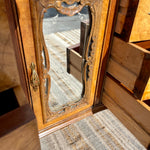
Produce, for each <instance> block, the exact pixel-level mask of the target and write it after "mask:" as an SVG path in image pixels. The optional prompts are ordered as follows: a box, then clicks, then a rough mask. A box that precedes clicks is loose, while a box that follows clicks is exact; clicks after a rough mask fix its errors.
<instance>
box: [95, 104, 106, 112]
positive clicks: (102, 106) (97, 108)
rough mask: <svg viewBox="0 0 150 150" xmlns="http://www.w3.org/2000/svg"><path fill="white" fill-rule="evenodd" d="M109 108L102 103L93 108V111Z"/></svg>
mask: <svg viewBox="0 0 150 150" xmlns="http://www.w3.org/2000/svg"><path fill="white" fill-rule="evenodd" d="M105 109H107V108H106V107H105V106H104V105H103V104H100V105H96V106H94V107H93V108H92V112H93V113H94V114H95V113H97V112H99V111H102V110H105Z"/></svg>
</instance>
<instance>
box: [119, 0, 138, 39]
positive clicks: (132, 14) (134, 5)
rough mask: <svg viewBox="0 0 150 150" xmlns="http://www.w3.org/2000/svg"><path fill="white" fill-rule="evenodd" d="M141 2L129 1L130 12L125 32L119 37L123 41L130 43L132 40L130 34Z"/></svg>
mask: <svg viewBox="0 0 150 150" xmlns="http://www.w3.org/2000/svg"><path fill="white" fill-rule="evenodd" d="M138 3H139V0H129V6H128V11H127V15H126V19H125V23H124V27H123V30H122V32H121V34H120V35H118V36H119V37H120V38H121V39H122V40H124V41H126V42H128V41H129V39H130V34H131V30H132V26H133V22H134V18H135V15H136V10H137V7H138Z"/></svg>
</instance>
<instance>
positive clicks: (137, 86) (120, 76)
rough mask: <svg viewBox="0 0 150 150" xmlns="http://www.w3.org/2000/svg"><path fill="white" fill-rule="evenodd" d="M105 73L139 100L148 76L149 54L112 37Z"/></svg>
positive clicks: (149, 69)
mask: <svg viewBox="0 0 150 150" xmlns="http://www.w3.org/2000/svg"><path fill="white" fill-rule="evenodd" d="M107 72H108V73H109V74H111V75H112V76H113V77H114V78H115V79H117V80H118V81H119V82H121V84H122V85H123V86H125V87H126V88H127V89H128V90H131V91H132V92H133V93H134V95H135V96H137V97H138V98H139V99H141V98H142V95H143V92H144V89H145V87H146V85H147V82H148V79H149V76H150V52H149V51H148V50H146V49H143V48H141V47H139V46H137V45H135V44H132V43H127V42H124V41H123V40H121V39H119V38H117V37H115V36H114V39H113V44H112V49H111V56H110V60H109V63H108V68H107Z"/></svg>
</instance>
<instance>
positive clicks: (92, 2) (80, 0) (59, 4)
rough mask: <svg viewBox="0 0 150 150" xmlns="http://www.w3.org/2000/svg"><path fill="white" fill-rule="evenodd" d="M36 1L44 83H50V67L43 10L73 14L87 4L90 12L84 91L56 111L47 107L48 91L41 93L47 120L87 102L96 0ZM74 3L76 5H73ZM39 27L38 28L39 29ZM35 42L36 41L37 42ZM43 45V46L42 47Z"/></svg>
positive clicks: (91, 63)
mask: <svg viewBox="0 0 150 150" xmlns="http://www.w3.org/2000/svg"><path fill="white" fill-rule="evenodd" d="M36 1H37V2H36V3H37V5H38V4H39V5H38V6H37V7H38V9H39V10H38V12H37V13H38V15H37V16H39V18H38V21H37V22H39V26H38V27H37V30H36V32H37V35H38V36H39V37H38V38H37V41H38V42H39V43H40V44H39V48H38V49H39V50H40V54H41V58H40V59H41V60H39V61H38V62H41V66H43V65H42V63H43V62H42V61H43V58H42V51H43V50H44V53H45V58H44V59H46V60H45V61H46V67H44V66H43V67H41V70H42V74H43V82H42V84H44V82H45V80H46V79H47V80H48V81H47V82H48V83H49V84H50V76H49V75H48V72H49V69H50V62H49V56H48V51H47V48H46V45H45V42H44V36H43V34H42V22H43V21H42V19H43V15H44V12H45V11H46V9H48V8H50V7H53V8H56V9H57V10H58V11H59V12H60V13H62V14H65V15H68V16H73V15H75V14H76V13H79V12H80V11H81V10H82V8H83V7H84V6H86V5H87V6H89V8H90V13H91V20H92V24H91V29H90V35H89V39H88V42H87V47H86V52H85V54H84V56H83V59H84V61H83V83H84V93H82V96H83V97H82V99H81V100H80V101H78V102H76V103H71V104H66V105H64V106H63V107H62V109H61V110H59V111H58V112H51V111H50V109H49V107H48V97H49V92H47V95H46V94H42V98H43V99H42V106H43V112H44V113H43V114H44V115H43V116H44V121H45V122H48V121H49V120H52V119H54V118H56V117H58V116H61V115H63V114H65V113H69V112H71V111H72V110H74V109H78V108H80V107H83V106H85V105H87V104H88V101H89V94H90V82H91V79H92V72H93V64H94V61H93V60H94V56H95V47H96V45H95V43H96V36H95V35H96V34H97V33H96V32H94V30H95V29H96V28H95V22H96V20H95V18H96V4H97V1H98V0H36ZM63 3H66V4H67V5H68V7H66V6H64V5H63ZM74 3H76V5H73V4H74ZM37 22H35V25H37ZM39 29H40V30H39ZM38 42H37V43H38ZM43 47H44V48H43ZM89 47H90V51H89ZM41 48H42V49H41ZM43 86H44V85H43ZM48 91H50V85H49V86H48Z"/></svg>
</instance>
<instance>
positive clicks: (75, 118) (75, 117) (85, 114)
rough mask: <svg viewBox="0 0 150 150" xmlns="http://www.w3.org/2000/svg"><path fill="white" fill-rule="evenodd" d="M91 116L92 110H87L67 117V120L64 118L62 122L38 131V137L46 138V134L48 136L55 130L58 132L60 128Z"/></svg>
mask: <svg viewBox="0 0 150 150" xmlns="http://www.w3.org/2000/svg"><path fill="white" fill-rule="evenodd" d="M92 114H93V113H92V109H91V108H88V109H86V110H83V111H81V112H78V113H76V114H74V115H72V116H71V117H68V118H66V119H64V120H61V121H59V122H57V123H55V124H52V125H50V126H48V127H46V128H44V129H43V130H40V131H39V136H40V138H41V137H44V136H46V135H48V134H50V133H52V132H55V131H57V130H59V129H61V128H64V127H66V126H68V125H70V124H72V123H75V122H77V121H80V120H82V119H84V118H86V117H88V116H90V115H92Z"/></svg>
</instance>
